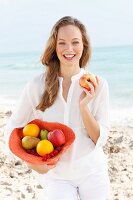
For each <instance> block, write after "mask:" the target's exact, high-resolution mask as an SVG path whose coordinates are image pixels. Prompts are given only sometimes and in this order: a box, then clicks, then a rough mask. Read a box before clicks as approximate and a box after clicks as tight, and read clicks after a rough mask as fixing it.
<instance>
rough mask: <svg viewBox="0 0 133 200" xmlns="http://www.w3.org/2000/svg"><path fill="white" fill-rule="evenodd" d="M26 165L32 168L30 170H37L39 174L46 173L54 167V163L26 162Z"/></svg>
mask: <svg viewBox="0 0 133 200" xmlns="http://www.w3.org/2000/svg"><path fill="white" fill-rule="evenodd" d="M26 164H27V166H28V167H29V168H30V169H32V170H35V171H36V172H38V173H39V174H45V173H47V172H48V171H49V170H50V169H53V168H54V167H55V165H46V164H44V165H34V164H31V163H27V162H26Z"/></svg>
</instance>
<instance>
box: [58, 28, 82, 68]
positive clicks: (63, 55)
mask: <svg viewBox="0 0 133 200" xmlns="http://www.w3.org/2000/svg"><path fill="white" fill-rule="evenodd" d="M82 52H83V41H82V35H81V32H80V30H79V28H78V27H76V26H73V25H67V26H63V27H61V28H59V30H58V34H57V43H56V53H57V57H58V59H59V60H60V66H64V65H66V66H68V65H69V66H70V65H71V66H73V65H77V66H78V67H79V60H80V58H81V56H82Z"/></svg>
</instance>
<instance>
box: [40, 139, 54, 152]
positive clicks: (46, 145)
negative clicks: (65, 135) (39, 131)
mask: <svg viewBox="0 0 133 200" xmlns="http://www.w3.org/2000/svg"><path fill="white" fill-rule="evenodd" d="M53 150H54V147H53V144H52V143H51V142H50V141H48V140H41V141H40V142H38V144H37V146H36V151H37V153H38V154H39V155H40V156H44V155H46V154H49V153H51V152H52V151H53Z"/></svg>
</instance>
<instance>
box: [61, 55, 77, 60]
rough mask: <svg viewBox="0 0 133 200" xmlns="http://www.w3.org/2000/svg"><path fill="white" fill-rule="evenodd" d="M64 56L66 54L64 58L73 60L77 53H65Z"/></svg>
mask: <svg viewBox="0 0 133 200" xmlns="http://www.w3.org/2000/svg"><path fill="white" fill-rule="evenodd" d="M63 56H64V58H65V59H67V60H72V59H73V58H74V56H75V54H65V55H63Z"/></svg>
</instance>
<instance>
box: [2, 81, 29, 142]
mask: <svg viewBox="0 0 133 200" xmlns="http://www.w3.org/2000/svg"><path fill="white" fill-rule="evenodd" d="M32 117H33V109H32V105H31V102H30V99H29V97H28V84H27V85H26V87H25V88H24V89H23V91H22V94H21V95H20V98H19V100H18V103H17V105H16V107H15V109H14V110H13V113H12V115H11V117H10V119H9V121H8V122H7V125H6V127H5V128H4V137H5V140H6V142H8V141H9V137H10V134H11V132H12V131H13V129H14V128H18V127H23V126H24V125H25V124H27V123H28V122H29V121H30V120H32Z"/></svg>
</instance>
